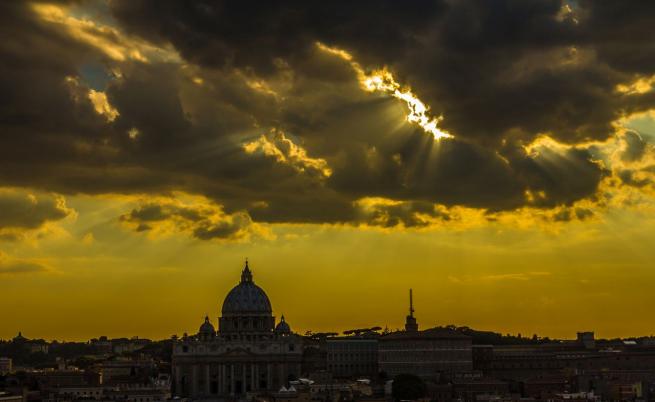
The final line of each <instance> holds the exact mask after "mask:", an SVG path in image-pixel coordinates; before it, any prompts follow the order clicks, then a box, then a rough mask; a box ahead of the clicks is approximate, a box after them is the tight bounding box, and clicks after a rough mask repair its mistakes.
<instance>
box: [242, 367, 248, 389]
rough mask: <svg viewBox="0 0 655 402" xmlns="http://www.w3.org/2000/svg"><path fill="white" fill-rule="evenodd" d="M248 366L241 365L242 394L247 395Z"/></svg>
mask: <svg viewBox="0 0 655 402" xmlns="http://www.w3.org/2000/svg"><path fill="white" fill-rule="evenodd" d="M247 367H248V365H247V364H246V363H241V377H242V381H241V392H242V393H244V394H245V393H246V390H247V389H248V385H247V384H248V383H247V382H246V370H247Z"/></svg>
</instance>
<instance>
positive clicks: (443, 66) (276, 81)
mask: <svg viewBox="0 0 655 402" xmlns="http://www.w3.org/2000/svg"><path fill="white" fill-rule="evenodd" d="M80 4H84V3H80ZM620 4H622V3H617V5H613V6H611V7H610V6H608V5H606V4H605V3H602V4H601V2H598V3H597V2H585V1H583V2H579V3H576V5H575V7H573V13H568V14H567V13H566V12H564V11H563V10H564V9H563V5H564V4H563V3H561V2H560V1H556V0H533V1H509V0H508V1H501V0H494V1H476V0H463V1H437V0H434V1H410V2H403V1H395V0H388V1H357V2H345V1H332V2H306V1H288V2H283V3H279V2H227V1H226V2H221V1H219V2H178V1H170V2H164V1H117V0H112V1H111V2H110V8H111V10H112V13H113V15H114V17H115V18H116V19H117V21H118V22H119V24H120V27H121V28H122V29H124V30H125V31H126V32H129V33H131V34H133V35H136V36H135V37H140V38H145V39H146V40H149V41H153V42H154V43H158V44H160V45H162V46H164V45H165V44H167V43H171V44H172V45H173V46H174V47H175V48H176V49H177V50H178V51H179V52H180V55H181V57H182V58H183V59H184V60H183V62H182V63H177V62H161V61H159V60H156V59H153V60H150V61H149V62H147V63H146V62H142V61H139V60H136V61H135V60H132V59H129V58H126V59H125V60H117V59H112V58H111V57H108V56H107V52H106V49H105V51H103V50H102V49H101V48H98V47H97V46H95V47H94V46H91V45H90V44H89V43H87V42H84V41H82V40H80V39H79V38H77V39H76V38H74V37H73V36H72V35H71V34H70V32H67V30H66V29H65V27H64V26H63V24H52V23H49V22H47V21H43V20H42V19H39V18H38V16H37V15H36V14H35V13H34V12H33V11H32V10H31V9H30V6H29V3H24V2H20V3H19V2H16V3H14V2H6V3H3V4H2V5H1V6H0V7H2V8H3V10H1V11H3V12H2V17H0V18H2V24H0V31H1V32H2V33H3V35H4V37H5V38H8V40H5V41H3V43H2V44H0V57H1V58H0V60H1V61H0V74H1V78H0V85H1V88H0V89H1V90H2V91H0V100H1V103H0V124H1V125H2V133H1V134H0V135H1V137H0V141H1V145H2V146H0V184H2V185H14V186H33V187H39V188H44V189H47V190H51V191H58V192H62V193H72V194H76V193H92V194H98V193H146V194H170V192H172V191H175V190H178V191H184V192H187V193H191V194H201V195H204V196H205V197H207V198H209V199H210V200H211V201H213V202H215V203H217V204H220V205H222V206H223V208H224V212H221V214H223V215H221V216H222V217H223V218H224V219H218V221H216V222H214V221H212V220H211V219H209V218H208V217H207V216H205V217H204V218H203V217H202V215H200V216H198V217H197V218H198V219H194V216H193V214H191V215H189V213H191V212H194V213H199V211H197V210H187V209H184V208H182V207H180V206H174V205H173V204H166V205H159V204H153V205H146V206H142V207H141V208H138V209H135V210H134V211H132V212H131V213H129V214H126V215H125V216H124V217H123V221H124V222H125V223H126V224H130V225H131V227H132V228H133V229H134V230H140V231H147V230H153V228H156V227H158V226H157V225H160V224H161V223H162V222H164V223H166V222H169V223H170V222H172V223H174V225H175V226H176V227H179V228H182V230H183V231H186V232H188V233H190V234H191V235H192V236H195V237H197V238H200V239H207V238H219V239H233V238H236V237H239V236H242V234H243V233H246V232H248V231H249V230H251V228H252V227H253V221H254V222H301V223H303V222H317V223H320V222H368V223H371V222H377V223H375V224H378V225H381V226H389V227H393V226H399V225H400V226H421V225H423V224H425V222H427V220H426V219H425V217H429V219H433V220H434V219H436V220H438V219H441V220H447V219H448V218H447V215H443V216H442V215H441V214H442V211H441V210H439V209H435V208H434V206H433V204H434V203H437V204H442V205H446V206H457V205H461V206H468V207H475V208H483V209H488V210H490V211H500V210H512V209H515V208H519V207H522V206H525V205H527V204H530V205H533V206H538V207H543V208H551V207H555V206H560V205H570V204H572V203H574V202H575V201H577V200H580V199H583V198H588V197H593V196H594V194H595V192H596V190H597V188H598V184H599V182H600V180H601V179H602V178H603V177H605V175H606V174H608V172H607V171H606V170H605V168H603V167H602V166H601V165H600V164H598V163H596V162H595V161H594V160H593V158H592V155H591V154H590V153H589V152H588V151H587V150H585V149H584V147H577V146H574V147H569V148H561V147H560V148H548V147H543V148H541V149H540V150H539V152H536V153H532V154H528V153H527V152H526V151H525V149H524V148H523V145H526V144H528V143H529V142H530V141H532V140H533V139H534V138H536V136H537V135H538V134H539V133H548V134H549V135H550V136H552V137H554V138H557V139H558V140H559V141H561V142H564V143H568V144H572V145H575V144H576V143H577V142H580V141H582V140H587V139H604V138H607V137H608V135H609V134H610V133H611V132H612V130H613V129H612V126H611V122H612V121H613V120H615V119H616V118H617V117H620V116H622V115H623V114H624V113H630V112H635V111H639V110H644V109H646V108H649V107H651V106H652V105H653V104H654V103H655V99H654V98H655V97H654V96H653V95H652V94H627V93H620V92H618V91H617V90H616V86H617V84H625V83H629V82H630V81H632V80H634V79H636V78H639V77H641V76H647V75H650V74H652V73H653V71H652V65H653V64H650V65H649V64H648V60H649V57H651V56H652V54H651V53H652V48H651V46H652V45H649V43H650V42H648V41H647V40H646V39H643V40H642V39H641V37H640V39H639V40H637V41H636V42H634V43H632V42H630V41H631V39H630V37H631V36H633V35H636V34H637V33H639V32H643V35H642V37H643V38H649V35H652V33H650V32H646V28H647V24H646V22H645V19H644V18H642V17H641V15H640V14H639V13H638V12H637V11H634V10H623V11H622V10H621V9H617V8H620V7H621V6H620ZM633 6H634V7H635V8H637V9H640V8H642V7H646V8H647V7H650V6H649V5H647V4H645V3H640V2H637V3H634V4H633ZM641 11H642V12H648V10H647V9H642V10H641ZM611 14H616V15H617V17H618V18H617V19H616V21H607V23H608V24H611V26H613V27H614V28H613V30H609V29H605V28H603V27H602V24H603V23H604V21H606V20H608V19H609V16H610V15H611ZM628 25H631V26H630V27H628ZM99 32H101V33H102V32H104V31H102V30H99ZM613 32H614V33H615V34H614V33H613ZM102 35H103V40H106V41H109V42H111V41H112V40H118V39H117V38H112V35H107V34H106V33H103V34H102ZM114 36H115V35H114ZM135 37H126V38H121V39H120V45H121V46H127V45H126V44H129V43H130V40H132V39H134V38H135ZM317 41H318V42H322V43H325V44H327V45H329V46H335V47H338V48H343V49H345V50H347V51H348V52H350V53H352V55H353V56H354V58H355V60H357V61H358V62H359V63H360V64H361V65H363V66H364V67H365V68H379V67H381V66H385V65H386V66H388V67H389V69H390V70H391V71H392V72H393V73H394V74H395V76H396V77H397V79H398V80H399V81H401V82H402V83H408V84H410V85H411V87H412V90H413V91H414V92H415V93H416V94H418V95H419V97H421V99H422V100H424V101H426V103H427V104H429V105H430V106H431V108H432V109H433V110H434V112H435V114H437V115H438V114H440V113H443V114H444V117H445V120H444V121H443V125H444V127H445V128H447V129H448V130H450V131H451V132H452V133H453V134H454V135H455V139H452V140H443V141H440V142H436V141H434V140H433V139H432V138H431V136H430V135H427V134H426V133H425V132H423V131H421V130H420V129H419V128H417V127H416V126H413V125H409V124H407V123H404V122H403V121H404V118H405V114H406V112H407V111H406V108H405V107H404V105H402V104H400V103H399V102H398V101H397V100H395V99H392V98H390V97H388V96H385V95H381V94H369V93H365V92H364V91H362V89H361V87H360V85H359V83H358V81H357V77H356V75H355V73H354V71H353V68H352V66H351V64H350V63H348V62H347V61H345V60H343V59H342V58H339V57H337V56H335V55H331V54H328V53H326V52H325V51H321V50H319V49H318V48H317V47H316V42H317ZM635 43H642V44H643V47H640V55H639V56H638V57H637V56H633V57H630V58H627V55H625V56H624V57H626V58H625V59H624V60H621V57H620V56H621V55H620V52H619V51H618V50H619V49H621V45H622V44H625V45H626V46H632V47H633V49H634V46H636V45H635ZM125 53H126V54H127V53H129V52H125ZM90 70H91V73H89V71H90ZM67 77H68V78H67ZM88 77H91V78H88ZM97 77H101V78H102V79H98V78H97ZM85 79H88V80H89V82H86V81H85ZM103 86H104V87H103ZM91 88H93V89H95V90H98V91H102V92H103V94H106V100H107V102H108V103H107V105H105V106H106V108H109V109H101V110H104V112H102V113H98V112H97V110H98V108H97V105H94V104H93V102H92V101H91V100H90V99H89V97H88V92H89V90H90V89H91ZM112 108H113V109H112ZM107 110H115V115H112V116H108V112H107ZM103 113H104V114H103ZM110 117H111V118H110ZM633 140H634V141H633ZM626 141H628V149H627V150H626V152H625V155H624V158H638V157H639V152H640V151H639V145H640V143H639V141H636V139H635V138H627V137H626ZM628 154H629V155H628ZM526 194H532V195H533V197H532V199H530V197H527V196H526ZM375 197H381V198H387V199H391V200H403V201H402V202H401V203H400V204H398V203H386V204H384V203H378V204H376V208H375V209H373V210H369V211H368V212H367V214H368V215H366V214H365V215H366V216H365V217H364V218H362V210H361V204H358V200H360V199H363V198H375ZM212 213H216V214H218V212H216V211H214V212H212ZM219 215H220V214H219ZM212 216H214V215H212ZM382 218H384V219H382ZM160 226H161V225H160Z"/></svg>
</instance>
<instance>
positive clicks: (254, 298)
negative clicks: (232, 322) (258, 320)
mask: <svg viewBox="0 0 655 402" xmlns="http://www.w3.org/2000/svg"><path fill="white" fill-rule="evenodd" d="M272 312H273V309H272V308H271V302H270V300H268V296H267V295H266V292H264V290H263V289H262V288H260V287H259V286H257V285H255V283H254V282H253V280H252V272H250V269H249V268H248V261H246V267H245V268H244V269H243V272H242V273H241V282H240V283H239V284H238V285H237V286H235V287H234V288H232V290H230V292H229V293H228V294H227V296H226V297H225V301H223V308H222V314H223V317H225V316H238V315H241V314H244V313H246V314H261V315H270V314H272Z"/></svg>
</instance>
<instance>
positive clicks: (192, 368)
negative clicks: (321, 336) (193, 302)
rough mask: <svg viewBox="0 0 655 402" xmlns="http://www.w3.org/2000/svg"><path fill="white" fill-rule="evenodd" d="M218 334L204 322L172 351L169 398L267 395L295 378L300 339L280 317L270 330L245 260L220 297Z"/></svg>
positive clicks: (267, 307)
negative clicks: (236, 278)
mask: <svg viewBox="0 0 655 402" xmlns="http://www.w3.org/2000/svg"><path fill="white" fill-rule="evenodd" d="M218 324H219V325H218V331H215V330H214V326H213V325H212V323H211V321H210V319H209V317H205V322H204V323H203V324H202V325H201V326H200V329H199V331H198V334H197V335H195V336H185V337H183V338H182V339H180V340H178V341H176V343H175V344H174V346H173V378H174V380H173V387H174V388H173V393H174V395H175V396H179V397H189V398H194V399H210V398H211V399H215V398H220V397H235V396H245V395H246V394H249V395H256V394H270V393H271V392H273V391H278V390H279V389H281V387H283V386H288V381H289V380H290V379H295V378H297V377H299V376H300V371H301V361H302V353H303V350H302V346H303V343H302V337H301V336H299V335H296V334H294V333H293V332H292V331H291V327H290V326H289V324H288V323H287V322H286V321H285V319H284V316H282V317H281V319H280V321H279V323H277V325H275V317H274V316H273V314H272V307H271V302H270V300H269V299H268V296H267V295H266V292H264V290H263V289H262V288H260V287H259V286H257V285H255V282H254V280H253V276H252V272H251V271H250V268H249V267H248V262H247V261H246V265H245V268H244V269H243V272H242V273H241V281H240V282H239V284H238V285H236V286H235V287H234V288H233V289H232V290H231V291H230V292H229V293H228V294H227V296H226V297H225V300H224V302H223V306H222V309H221V317H219V319H218Z"/></svg>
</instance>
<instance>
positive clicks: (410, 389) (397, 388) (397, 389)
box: [391, 374, 426, 401]
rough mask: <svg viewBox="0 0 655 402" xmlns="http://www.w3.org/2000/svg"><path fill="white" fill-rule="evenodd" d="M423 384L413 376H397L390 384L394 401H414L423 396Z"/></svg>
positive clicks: (424, 390)
mask: <svg viewBox="0 0 655 402" xmlns="http://www.w3.org/2000/svg"><path fill="white" fill-rule="evenodd" d="M425 392H426V387H425V382H423V380H422V379H420V378H419V377H417V376H415V375H413V374H398V375H397V376H396V377H395V378H394V379H393V384H391V394H392V395H393V399H394V400H395V401H401V400H416V399H419V398H422V397H424V396H425Z"/></svg>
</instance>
